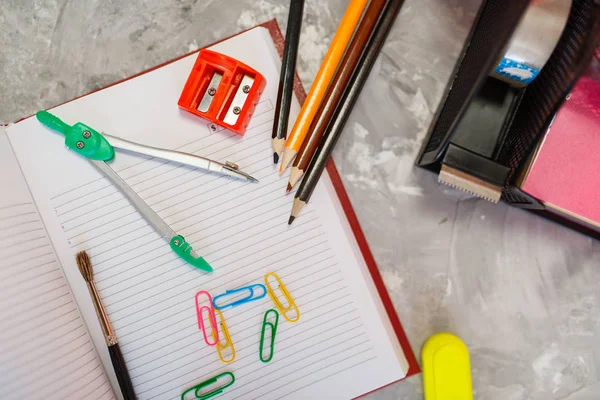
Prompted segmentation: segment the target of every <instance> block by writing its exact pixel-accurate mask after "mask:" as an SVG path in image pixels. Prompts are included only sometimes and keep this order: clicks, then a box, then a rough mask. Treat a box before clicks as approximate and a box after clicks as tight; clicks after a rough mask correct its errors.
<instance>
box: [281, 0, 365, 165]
mask: <svg viewBox="0 0 600 400" xmlns="http://www.w3.org/2000/svg"><path fill="white" fill-rule="evenodd" d="M367 3H368V0H352V1H350V4H348V8H346V13H345V14H344V17H343V18H342V21H341V22H340V26H339V27H338V29H337V31H336V32H335V36H334V37H333V40H332V41H331V44H330V45H329V49H328V50H327V54H325V58H324V59H323V63H322V64H321V67H320V68H319V72H317V76H316V77H315V80H314V82H313V84H312V86H311V87H310V91H309V92H308V96H306V100H305V101H304V104H303V105H302V108H301V109H300V113H299V114H298V118H297V119H296V122H295V123H294V127H293V128H292V130H291V132H290V134H289V136H288V138H287V141H286V142H285V148H284V149H283V157H282V159H281V167H280V168H279V171H280V172H283V171H285V169H286V168H287V166H288V165H289V164H290V162H292V160H293V159H294V157H295V156H296V154H297V153H298V150H300V146H302V142H304V138H305V137H306V133H307V132H308V128H309V127H310V124H311V122H312V120H313V118H314V117H315V113H316V112H317V109H318V108H319V104H321V100H322V99H323V95H324V94H325V91H326V90H327V86H329V82H330V81H331V78H332V77H333V74H334V73H335V70H336V69H337V67H338V64H339V63H340V60H341V59H342V56H343V55H344V50H346V47H347V46H348V42H349V41H350V39H351V38H352V34H353V33H354V28H356V24H357V23H358V21H359V20H360V16H361V15H362V13H363V10H364V9H365V7H366V5H367Z"/></svg>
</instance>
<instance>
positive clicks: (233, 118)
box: [223, 75, 254, 125]
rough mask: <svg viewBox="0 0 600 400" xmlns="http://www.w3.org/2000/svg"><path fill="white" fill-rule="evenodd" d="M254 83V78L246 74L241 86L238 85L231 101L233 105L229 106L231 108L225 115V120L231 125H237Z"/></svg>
mask: <svg viewBox="0 0 600 400" xmlns="http://www.w3.org/2000/svg"><path fill="white" fill-rule="evenodd" d="M252 84H254V78H252V77H251V76H248V75H244V77H243V78H242V82H241V83H240V86H238V89H237V91H236V92H235V96H234V98H233V101H232V102H231V105H230V106H229V110H227V114H226V115H225V118H224V119H223V122H225V123H226V124H229V125H235V123H236V122H237V120H238V118H239V115H240V112H241V111H242V108H244V104H245V103H246V99H247V98H248V93H250V89H252Z"/></svg>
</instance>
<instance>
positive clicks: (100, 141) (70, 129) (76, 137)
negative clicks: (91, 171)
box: [35, 111, 115, 161]
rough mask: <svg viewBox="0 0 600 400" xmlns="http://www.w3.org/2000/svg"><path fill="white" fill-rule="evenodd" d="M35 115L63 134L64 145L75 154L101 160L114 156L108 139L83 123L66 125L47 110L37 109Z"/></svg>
mask: <svg viewBox="0 0 600 400" xmlns="http://www.w3.org/2000/svg"><path fill="white" fill-rule="evenodd" d="M35 116H36V118H37V119H38V121H40V122H41V123H42V124H43V125H45V126H47V127H48V128H50V129H52V130H55V131H57V132H60V133H62V134H63V135H65V145H66V146H67V147H68V148H69V149H71V150H73V151H74V152H76V153H77V154H79V155H82V156H84V157H85V158H89V159H91V160H101V161H109V160H112V158H113V157H114V156H115V150H114V149H113V147H112V146H111V145H110V143H108V140H106V138H105V137H104V136H103V135H102V134H101V133H100V132H98V131H96V130H94V129H93V128H90V127H89V126H87V125H85V124H82V123H81V122H78V123H76V124H75V125H73V126H70V125H67V124H66V123H64V122H63V121H61V120H60V119H59V118H58V117H57V116H56V115H52V114H50V113H49V112H48V111H38V112H37V114H35Z"/></svg>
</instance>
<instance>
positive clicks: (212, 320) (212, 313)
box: [196, 290, 219, 346]
mask: <svg viewBox="0 0 600 400" xmlns="http://www.w3.org/2000/svg"><path fill="white" fill-rule="evenodd" d="M201 295H206V297H208V304H210V306H200V303H199V301H198V297H200V296H201ZM205 309H206V310H208V321H209V322H210V328H211V330H212V332H211V336H212V337H213V339H214V342H212V343H211V342H210V341H209V340H208V336H209V335H207V333H206V326H204V317H203V316H202V311H204V310H205ZM196 316H197V317H198V329H200V330H201V331H202V334H203V335H204V341H205V342H206V344H207V345H209V346H216V345H217V343H219V330H218V329H217V317H216V316H215V309H214V307H213V300H212V296H211V295H210V293H208V292H207V291H205V290H201V291H199V292H198V293H196Z"/></svg>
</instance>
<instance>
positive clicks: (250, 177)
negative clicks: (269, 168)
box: [248, 175, 258, 182]
mask: <svg viewBox="0 0 600 400" xmlns="http://www.w3.org/2000/svg"><path fill="white" fill-rule="evenodd" d="M248 180H249V181H250V182H258V179H256V178H255V177H253V176H250V175H248Z"/></svg>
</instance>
